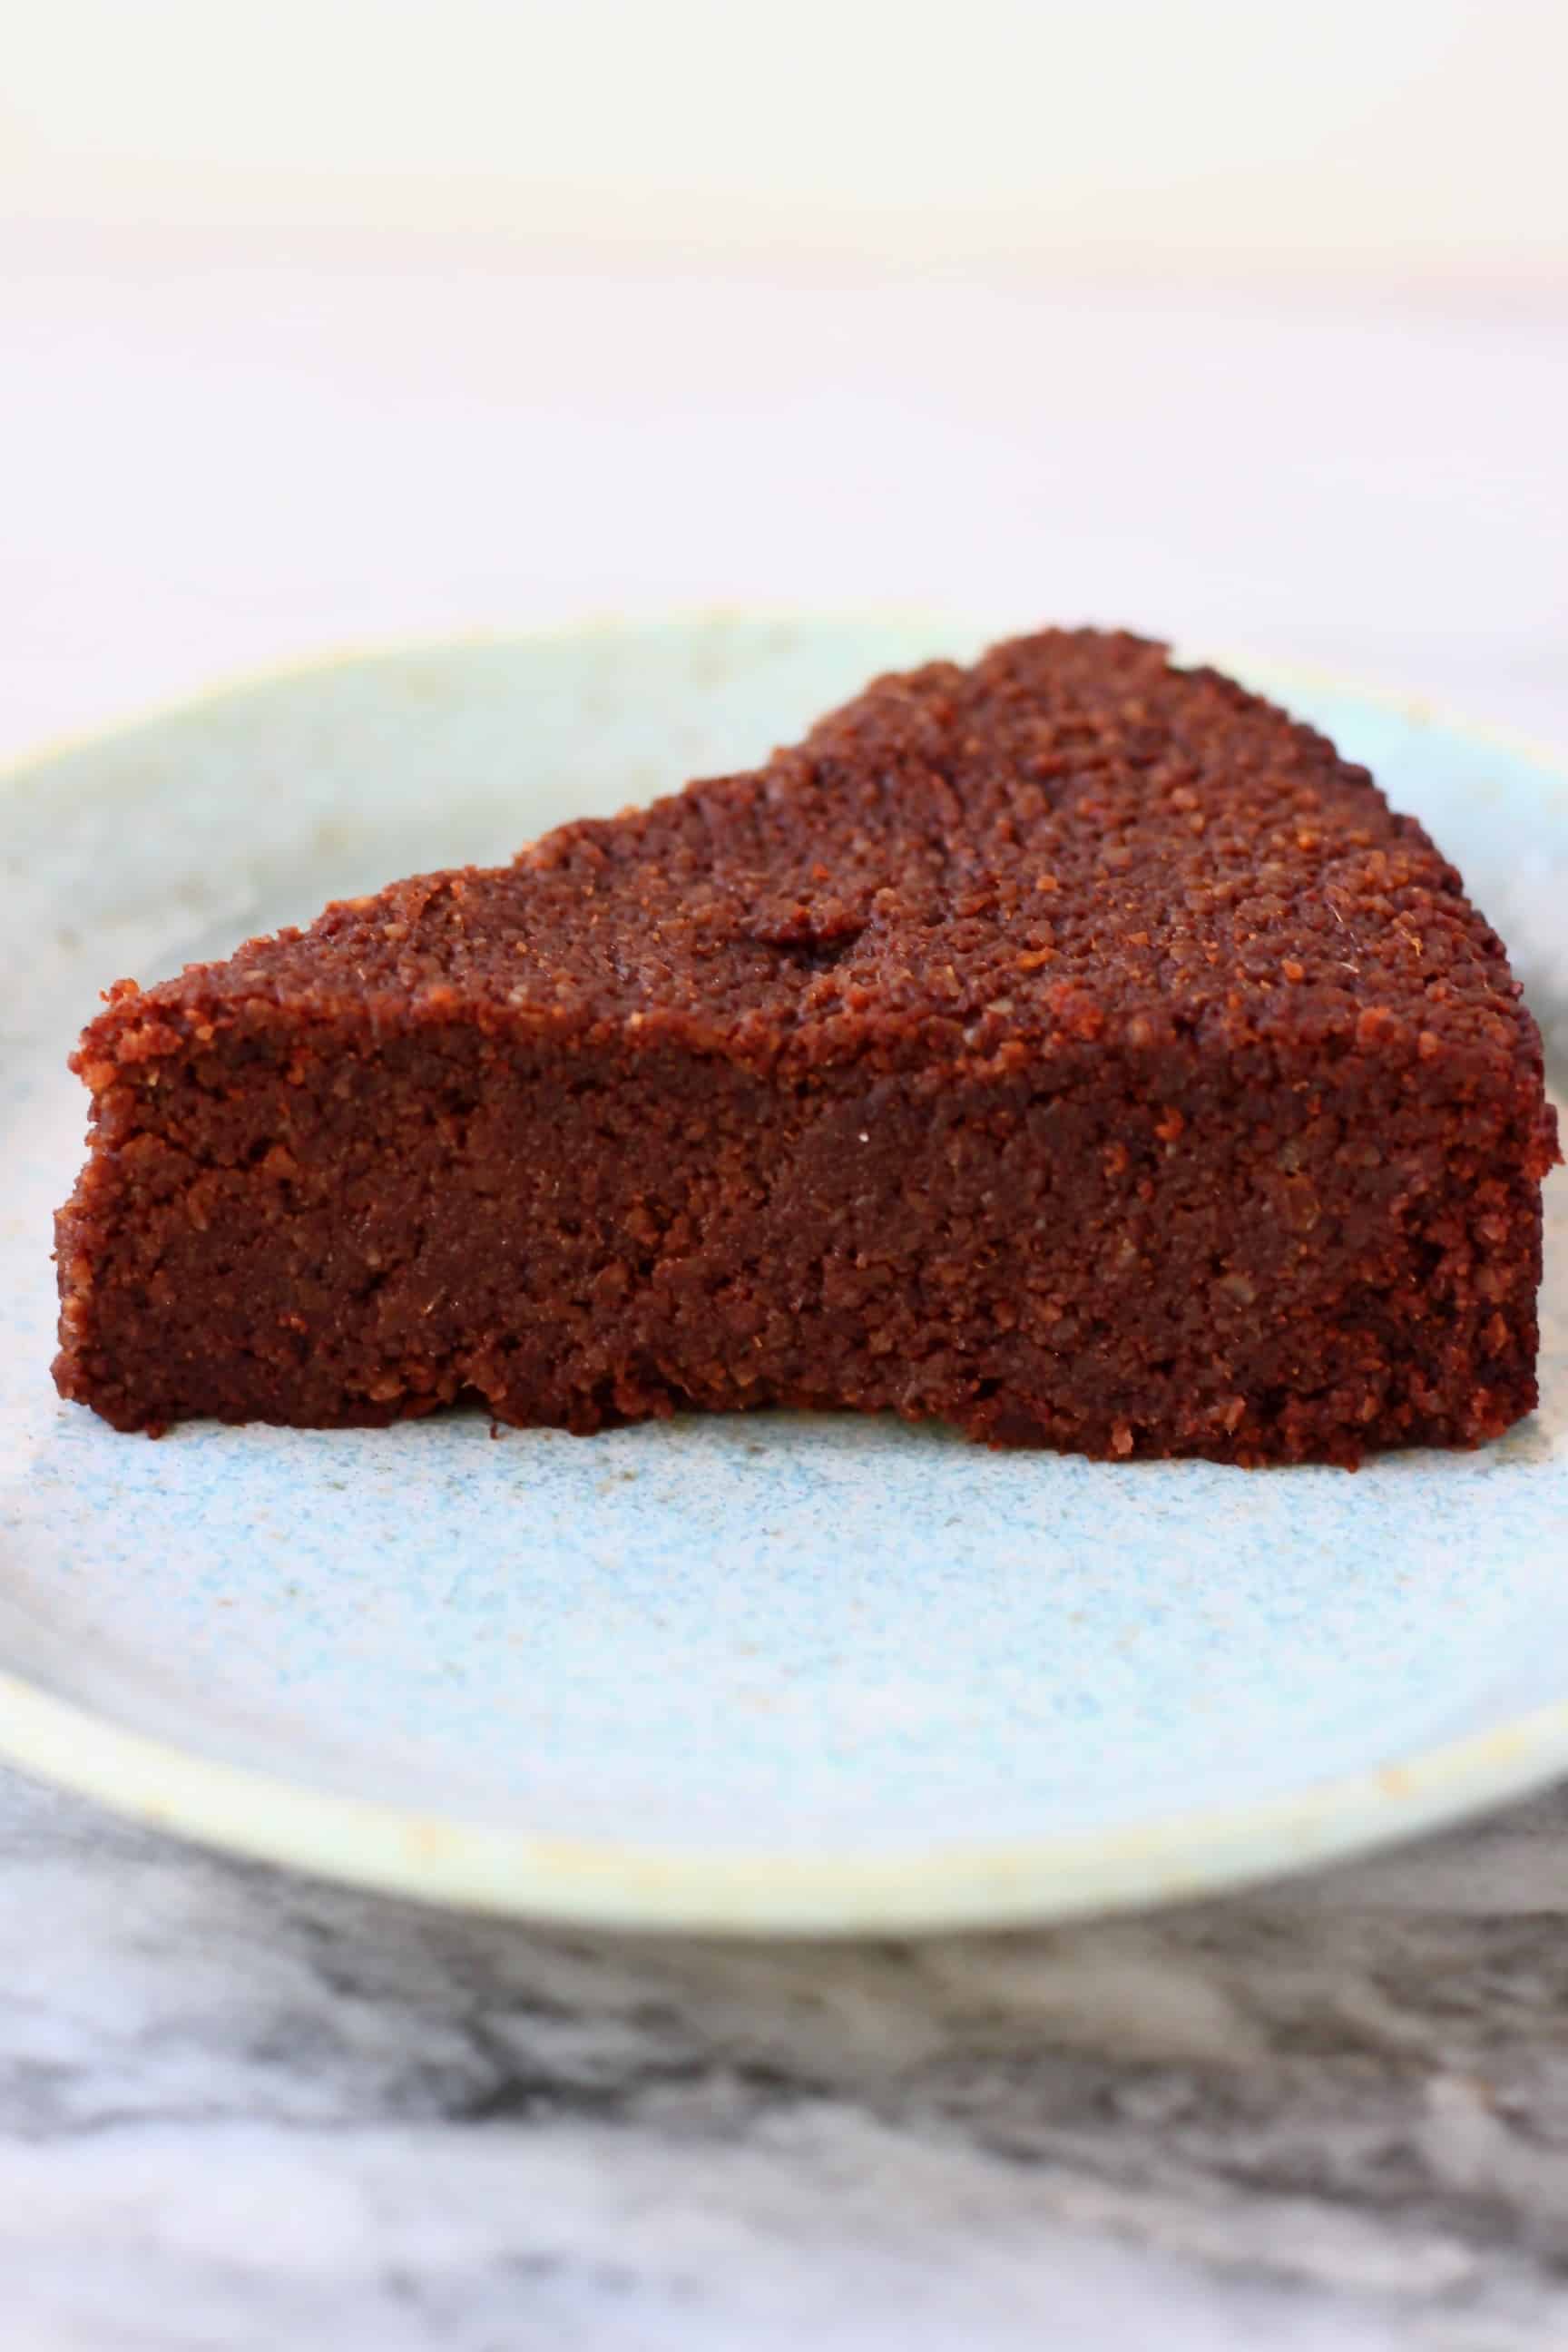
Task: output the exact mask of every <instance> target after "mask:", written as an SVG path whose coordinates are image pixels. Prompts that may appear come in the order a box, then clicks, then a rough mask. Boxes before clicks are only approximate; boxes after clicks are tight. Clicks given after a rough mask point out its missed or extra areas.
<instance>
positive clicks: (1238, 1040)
mask: <svg viewBox="0 0 1568 2352" xmlns="http://www.w3.org/2000/svg"><path fill="white" fill-rule="evenodd" d="M75 1067H76V1068H77V1069H78V1070H79V1073H80V1075H81V1076H82V1077H83V1079H84V1080H85V1081H86V1083H87V1085H88V1087H89V1089H90V1090H91V1095H92V1130H91V1149H90V1156H89V1160H88V1163H87V1166H86V1169H85V1170H84V1171H83V1174H82V1176H81V1180H80V1181H79V1184H78V1187H77V1190H76V1193H75V1196H74V1198H73V1199H72V1201H71V1202H70V1203H69V1205H68V1207H67V1208H66V1209H65V1210H64V1211H63V1212H62V1213H61V1215H60V1218H59V1223H58V1259H59V1276H60V1289H61V1295H62V1299H63V1312H62V1318H61V1342H62V1351H61V1354H60V1356H59V1359H58V1366H57V1378H58V1383H59V1387H60V1390H61V1391H62V1393H63V1394H64V1395H66V1396H67V1397H72V1398H76V1399H79V1401H80V1402H83V1403H86V1404H89V1405H91V1406H92V1407H93V1408H94V1410H95V1411H97V1412H100V1413H101V1414H102V1415H103V1416H104V1417H105V1418H106V1419H107V1420H109V1421H110V1422H112V1423H114V1424H115V1425H116V1427H118V1428H121V1429H128V1430H130V1429H143V1430H152V1431H158V1430H162V1429H163V1428H165V1427H166V1426H167V1425H168V1424H169V1423H173V1422H176V1421H179V1420H181V1419H184V1418H185V1417H187V1416H190V1415H196V1414H207V1415H215V1416H216V1417H218V1418H220V1419H223V1420H226V1421H237V1422H241V1421H266V1422H276V1423H298V1424H309V1425H314V1426H322V1427H331V1426H336V1425H343V1424H348V1423H381V1422H387V1421H391V1420H393V1419H395V1418H397V1417H399V1416H401V1415H405V1414H410V1413H423V1412H429V1411H430V1410H431V1409H432V1407H435V1406H439V1405H444V1404H447V1403H448V1402H453V1401H455V1400H468V1401H472V1402H478V1403H480V1404H482V1405H483V1406H485V1407H486V1408H488V1410H489V1412H490V1413H491V1414H492V1415H494V1416H495V1417H496V1418H497V1419H498V1420H500V1421H506V1422H513V1423H523V1424H528V1423H549V1424H553V1425H556V1426H560V1427H564V1428H567V1429H572V1430H578V1431H592V1430H597V1429H601V1428H604V1427H605V1426H606V1425H608V1424H610V1423H617V1422H625V1421H628V1420H636V1419H637V1418H639V1417H642V1416H645V1415H647V1414H664V1413H668V1412H673V1411H677V1410H687V1409H694V1410H700V1411H708V1412H712V1411H730V1410H733V1409H737V1408H740V1407H750V1406H760V1405H788V1406H810V1407H835V1408H843V1407H847V1408H850V1409H853V1410H855V1411H859V1412H874V1411H881V1410H886V1411H890V1412H898V1413H901V1414H904V1415H906V1416H908V1417H910V1418H911V1419H914V1418H918V1417H923V1416H928V1415H930V1416H936V1417H939V1418H941V1419H942V1420H944V1421H948V1422H952V1423H956V1424H957V1425H958V1426H959V1427H960V1428H962V1429H963V1430H966V1431H968V1432H969V1433H971V1434H972V1435H973V1436H975V1437H978V1438H983V1439H986V1440H989V1441H990V1442H992V1443H994V1444H1005V1445H1045V1446H1057V1447H1063V1448H1068V1449H1070V1450H1071V1451H1074V1452H1078V1453H1084V1454H1097V1455H1105V1456H1109V1457H1111V1458H1113V1459H1114V1458H1117V1457H1124V1456H1129V1455H1145V1454H1205V1455H1208V1456H1210V1457H1212V1458H1214V1459H1216V1460H1220V1461H1226V1462H1235V1463H1242V1464H1262V1463H1273V1462H1307V1461H1317V1462H1336V1463H1344V1464H1353V1463H1355V1462H1356V1461H1357V1460H1359V1458H1360V1457H1361V1456H1362V1454H1363V1453H1364V1452H1366V1451H1367V1450H1368V1449H1369V1448H1373V1447H1380V1446H1391V1445H1411V1444H1436V1445H1471V1444H1477V1443H1478V1442H1479V1441H1481V1440H1483V1439H1486V1438H1490V1437H1494V1436H1496V1435H1497V1434H1498V1433H1499V1432H1500V1431H1502V1430H1505V1429H1507V1428H1508V1427H1509V1425H1510V1423H1512V1422H1514V1421H1516V1420H1518V1419H1519V1417H1520V1416H1521V1414H1522V1413H1526V1412H1529V1411H1530V1410H1531V1406H1532V1405H1533V1404H1534V1403H1535V1401H1536V1388H1535V1356H1536V1291H1537V1286H1538V1284H1539V1280H1540V1275H1541V1190H1540V1188H1541V1183H1542V1178H1543V1177H1544V1175H1545V1174H1546V1172H1547V1170H1548V1168H1549V1167H1550V1166H1551V1165H1552V1162H1553V1160H1555V1158H1556V1156H1557V1153H1556V1140H1555V1129H1554V1123H1553V1118H1552V1113H1551V1111H1550V1109H1549V1108H1548V1105H1547V1102H1546V1099H1545V1097H1544V1093H1543V1089H1542V1055H1541V1045H1540V1039H1539V1036H1538V1034H1537V1032H1536V1028H1535V1024H1534V1023H1533V1022H1532V1021H1531V1017H1530V1015H1529V1013H1528V1012H1527V1011H1526V1010H1525V1008H1524V1006H1523V1005H1522V1003H1521V1001H1520V993H1519V988H1518V985H1517V983H1516V982H1514V981H1513V980H1512V978H1511V977H1510V971H1509V966H1508V961H1507V959H1506V956H1505V954H1504V951H1503V949H1502V946H1501V944H1500V941H1499V940H1498V939H1497V937H1496V936H1495V934H1494V933H1493V932H1492V930H1491V929H1489V926H1488V924H1487V923H1486V922H1485V921H1484V919H1482V918H1481V916H1479V914H1478V913H1477V912H1476V910H1475V909H1474V908H1472V907H1471V906H1470V904H1469V903H1468V900H1467V898H1466V897H1465V895H1464V891H1463V888H1462V887H1461V884H1460V881H1459V877H1458V875H1457V874H1456V873H1455V871H1454V869H1453V868H1452V866H1449V865H1447V863H1446V861H1445V860H1444V858H1443V857H1442V856H1441V855H1440V854H1439V852H1438V851H1437V850H1436V849H1435V848H1434V847H1433V845H1432V844H1431V842H1430V841H1429V840H1428V839H1427V837H1426V834H1425V833H1423V831H1422V830H1421V828H1420V826H1419V825H1418V824H1415V822H1414V821H1413V820H1412V819H1410V818H1409V817H1405V816H1398V815H1395V814H1393V813H1391V811H1390V810H1389V808H1388V806H1387V804H1386V803H1385V802H1384V799H1383V797H1382V795H1381V793H1379V792H1378V791H1377V789H1376V787H1375V786H1374V785H1373V782H1372V780H1371V778H1370V777H1369V776H1368V775H1367V773H1366V772H1365V771H1364V770H1363V769H1362V768H1359V767H1354V766H1351V765H1348V764H1347V763H1346V762H1345V761H1343V760H1342V759H1341V758H1339V756H1338V755H1337V754H1336V752H1335V751H1334V749H1333V746H1332V745H1331V744H1330V743H1329V742H1327V741H1325V740H1324V739H1323V738H1322V737H1321V735H1319V734H1316V733H1314V732H1313V731H1312V730H1311V729H1310V728H1308V727H1305V726H1301V725H1299V724H1297V723H1296V722H1294V721H1293V720H1292V719H1289V718H1288V717H1286V716H1285V715H1284V714H1283V713H1282V712H1281V711H1279V710H1278V709H1275V708H1273V707H1272V706H1271V705H1270V704H1268V703H1267V702H1264V701H1261V700H1259V699H1258V698H1257V697H1256V696H1255V695H1252V694H1249V693H1247V692H1245V691H1244V690H1243V689H1242V688H1240V687H1239V686H1237V685H1235V684H1233V683H1231V682H1230V681H1229V680H1227V679H1226V678H1225V677H1220V676H1218V675H1216V674H1215V672H1214V671H1212V670H1208V669H1194V670H1183V669H1179V668H1176V667H1173V666H1172V664H1171V663H1170V661H1169V660H1168V658H1167V656H1166V654H1165V652H1164V650H1163V648H1162V647H1161V646H1157V645H1153V644H1150V643H1147V642H1145V641H1143V640H1142V639H1139V638H1136V637H1132V636H1126V635H1107V634H1100V633H1098V632H1092V631H1079V632H1058V631H1047V632H1046V633H1045V634H1043V635H1037V636H1031V637H1025V638H1020V639H1018V640H1017V641H1016V642H1015V643H1012V644H1007V645H1003V646H998V647H997V648H996V649H995V650H994V652H992V653H991V654H989V655H988V656H986V657H985V659H984V660H983V661H981V662H979V663H978V664H977V665H975V667H973V668H968V669H963V668H958V667H952V666H951V665H948V664H945V663H935V664H932V665H931V667H927V668H923V669H920V670H916V671H913V672H912V673H910V675H908V676H905V677H885V678H882V679H879V680H878V681H877V682H876V683H875V684H873V685H872V686H870V687H869V688H868V689H867V690H866V692H865V693H864V694H862V695H861V696H860V697H859V698H858V700H856V701H854V702H852V703H850V704H849V705H848V706H847V708H846V709H842V710H840V711H837V713H835V714H834V715H833V716H832V717H830V718H828V719H825V720H824V721H823V722H822V723H821V724H820V725H819V726H818V727H817V728H816V730H814V731H813V732H812V733H811V734H810V735H808V736H807V737H806V738H805V741H804V742H803V743H802V744H801V745H800V746H799V748H798V749H795V750H790V751H781V752H779V753H778V754H777V755H776V756H775V757H774V758H773V759H772V760H771V761H769V762H768V764H767V765H766V766H765V767H763V768H760V769H758V770H757V771H755V772H753V773H751V774H747V775H740V776H730V777H725V778H722V779H721V780H719V781H717V782H700V783H694V784H691V785H689V787H688V788H687V790H686V791H684V792H682V793H678V794H676V795H675V796H673V797H672V798H670V799H668V800H664V801H660V802H659V803H657V804H656V805H655V806H653V807H651V808H649V809H646V810H642V811H634V812H632V813H630V814H626V815H623V816H620V817H617V818H615V819H614V820H611V821H607V822H597V821H596V822H592V823H583V824H569V825H566V826H564V827H563V828H562V829H561V830H560V831H559V832H556V833H553V834H551V835H549V836H548V837H547V838H546V839H544V840H543V841H542V842H540V843H539V844H538V845H536V846H535V847H533V848H531V849H529V850H527V851H525V852H524V853H523V854H522V855H521V856H520V857H519V858H518V859H517V861H516V862H515V863H514V864H513V865H511V866H507V867H503V868H500V869H499V870H493V871H479V870H475V869H471V868H470V869H465V870H462V871H458V872H452V873H445V874H435V875H426V876H424V877H421V878H420V879H418V880H416V881H410V882H401V883H398V884H396V885H395V887H392V888H390V889H388V890H385V891H383V892H382V893H380V895H378V896H376V897H374V898H360V899H355V900H353V901H350V902H348V903H346V904H342V905H337V906H333V907H330V908H328V909H327V911H326V913H325V914H324V915H322V916H321V919H320V920H319V921H318V922H316V923H314V924H313V925H312V926H311V927H310V929H309V930H305V931H293V930H290V931H285V932H282V933H281V934H279V937H277V938H276V939H267V940H253V941H252V942H251V943H250V944H249V945H247V946H246V947H243V948H241V949H240V950H239V951H238V953H237V955H235V956H233V957H232V958H230V960H229V961H227V962H226V963H218V964H198V965H193V966H191V967H190V968H188V969H187V970H186V971H184V972H183V973H182V974H181V975H180V977H179V978H178V979H175V980H170V981H165V982H163V983H162V984H160V985H159V986H157V987H153V988H149V989H138V988H137V987H135V986H134V985H133V984H132V982H128V981H122V982H120V983H119V984H118V985H117V986H116V987H115V988H114V989H112V990H111V991H110V995H109V999H108V1002H107V1006H106V1009H105V1010H104V1011H103V1012H101V1013H100V1014H99V1016H98V1018H97V1019H96V1020H95V1021H94V1022H93V1023H92V1024H91V1026H90V1027H89V1030H88V1031H87V1033H86V1035H85V1036H84V1038H83V1040H82V1043H81V1046H80V1049H79V1054H78V1055H77V1057H76V1061H75Z"/></svg>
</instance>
